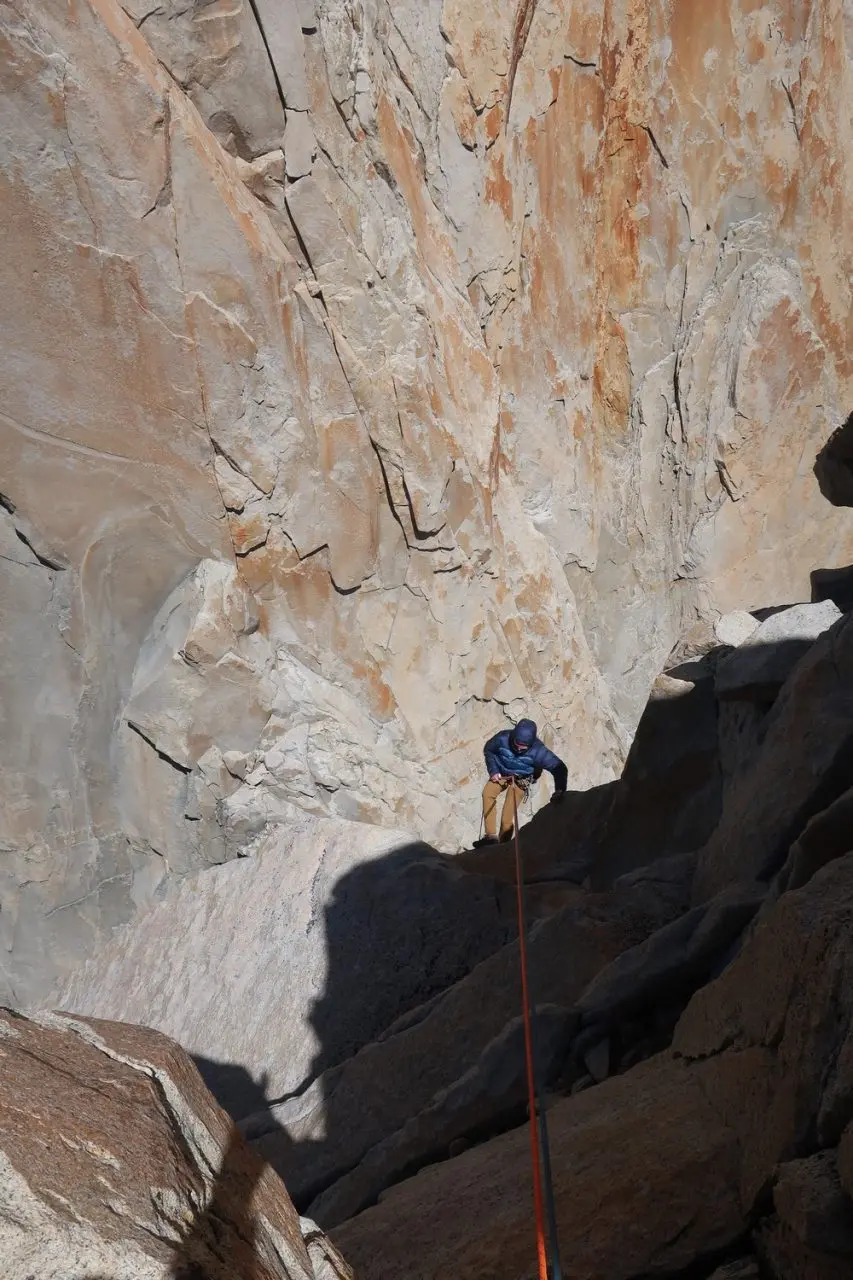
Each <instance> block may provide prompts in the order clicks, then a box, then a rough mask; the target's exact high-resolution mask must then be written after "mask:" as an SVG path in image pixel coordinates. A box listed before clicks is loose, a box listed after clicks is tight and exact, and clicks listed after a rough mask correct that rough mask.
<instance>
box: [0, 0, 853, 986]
mask: <svg viewBox="0 0 853 1280" xmlns="http://www.w3.org/2000/svg"><path fill="white" fill-rule="evenodd" d="M126 9H127V13H125V11H124V10H122V9H121V8H119V6H118V5H117V3H115V0H86V2H85V3H83V4H82V5H79V6H75V7H73V8H70V9H67V8H59V9H58V8H56V6H50V5H46V4H43V3H41V2H40V0H7V3H6V4H5V5H4V8H3V11H2V17H0V33H2V35H1V36H0V38H2V45H3V58H2V82H0V91H2V94H3V104H4V110H3V125H2V130H0V168H2V175H3V176H2V188H1V189H0V200H2V207H3V209H4V214H5V222H4V226H5V229H6V235H7V240H8V242H9V243H10V244H12V245H13V246H14V251H13V252H10V253H8V254H7V255H6V256H5V258H4V261H3V263H2V267H0V271H2V277H0V280H1V281H2V294H1V296H2V297H3V336H4V344H5V351H6V368H7V375H8V377H7V384H6V386H5V388H4V400H3V409H2V417H1V418H0V471H1V472H2V476H3V480H2V492H3V498H2V499H0V540H2V548H0V555H1V556H2V560H0V570H2V579H0V608H2V614H3V627H2V648H0V688H2V692H3V702H4V711H5V713H6V719H7V723H8V724H9V726H10V731H9V732H7V733H6V734H4V735H3V747H2V752H3V754H2V757H0V765H2V768H0V779H2V783H0V785H2V788H3V790H2V793H0V813H2V816H3V831H2V834H0V839H2V863H3V869H2V875H3V884H2V896H3V903H4V912H3V920H2V926H0V927H2V938H1V939H0V945H2V948H3V954H4V956H5V957H6V959H5V961H4V965H5V969H6V971H7V976H6V978H5V980H4V981H5V988H6V990H7V994H8V995H9V996H10V997H13V998H16V999H25V998H27V997H29V996H32V995H33V994H38V993H39V992H41V991H43V990H44V989H45V987H46V985H47V984H48V982H49V977H50V975H49V973H48V972H47V970H48V969H49V968H50V967H51V966H52V967H53V968H55V969H59V970H63V969H66V968H67V967H68V965H69V964H70V963H71V962H72V961H73V960H74V959H75V958H76V957H79V956H80V955H81V954H86V953H87V952H88V951H89V950H90V948H91V946H92V944H93V941H94V939H95V938H96V937H97V936H98V935H99V933H100V932H101V931H102V930H103V929H104V928H107V927H109V926H111V925H113V924H115V923H117V922H120V921H121V920H124V919H127V918H128V917H129V915H131V914H132V912H133V911H134V910H135V909H136V907H137V906H139V905H140V904H142V903H144V902H147V901H149V900H150V898H151V895H152V894H153V893H155V892H156V890H157V887H158V885H159V884H160V883H161V881H162V880H163V878H164V876H167V875H168V874H175V873H177V874H183V873H185V872H186V871H189V870H192V869H193V868H195V867H198V866H199V865H204V864H205V863H208V862H210V861H220V860H222V859H225V858H229V857H231V856H233V855H234V854H236V853H241V852H245V851H247V850H251V849H252V848H253V847H254V846H255V844H256V842H257V841H258V839H259V838H262V834H263V831H264V829H265V827H266V826H267V825H268V824H269V823H271V822H276V821H280V820H282V816H283V815H285V814H286V812H287V806H288V804H289V803H291V802H293V801H296V802H297V803H299V804H300V805H302V806H303V807H305V808H307V809H309V810H312V811H315V812H332V813H336V814H338V815H341V816H345V817H356V818H360V819H367V820H370V821H376V822H381V823H385V824H387V825H389V826H399V825H404V826H406V827H411V828H412V829H414V830H417V831H418V832H419V833H421V834H422V835H423V836H424V837H425V838H429V839H432V840H434V841H438V842H440V843H442V844H443V845H444V846H446V847H455V846H456V845H457V844H458V843H459V842H460V841H461V840H462V839H463V838H464V837H465V836H466V835H467V834H468V832H469V831H470V826H471V824H472V822H473V821H474V820H475V819H474V818H473V814H474V813H475V812H476V810H475V809H474V807H473V806H474V803H475V800H474V797H475V793H476V789H477V783H478V781H479V778H478V774H479V770H480V758H479V749H480V744H481V741H482V739H483V738H484V737H485V736H486V734H487V733H488V732H489V731H491V730H493V729H494V728H495V727H497V726H498V725H500V724H501V723H502V722H503V721H504V718H505V717H506V716H512V715H514V714H516V713H517V712H518V711H520V710H521V709H522V707H523V708H524V709H525V710H527V711H529V712H532V713H533V714H534V715H535V716H536V717H537V719H538V720H539V722H540V724H541V725H542V726H543V727H544V728H545V730H546V733H547V734H548V735H549V736H550V737H552V738H553V739H554V740H555V742H556V743H557V744H558V745H562V746H563V748H564V749H565V752H566V755H567V757H568V760H569V765H570V770H571V776H572V782H573V784H574V785H576V786H586V785H589V784H592V783H598V782H603V781H605V780H606V779H608V778H609V777H611V776H612V775H613V772H614V770H615V769H616V768H617V767H618V765H619V763H620V760H621V758H622V756H623V754H624V749H625V747H626V744H627V735H628V734H630V733H631V732H632V731H633V728H634V726H635V724H636V722H637V719H638V718H639V714H640V711H641V709H642V706H643V704H644V702H645V699H646V695H647V691H648V688H649V685H650V683H651V680H652V679H653V677H654V676H655V674H656V673H657V672H658V671H659V670H660V669H661V667H662V666H663V665H664V661H665V659H666V655H667V653H668V652H669V650H670V649H671V648H672V646H673V644H674V643H675V642H676V641H678V640H679V638H680V637H681V636H682V635H683V634H684V633H685V632H686V633H688V638H689V639H690V640H691V643H692V642H694V641H695V642H697V643H698V642H700V641H702V640H703V638H704V639H705V640H707V638H708V636H709V635H710V634H711V627H712V624H713V621H714V619H715V618H716V616H717V615H718V614H720V613H727V612H730V611H732V610H735V609H738V608H740V609H743V608H749V607H753V606H754V605H755V604H756V602H761V603H762V604H765V605H773V604H782V603H785V602H787V601H790V600H791V599H803V598H805V597H806V595H807V592H808V585H809V574H810V572H811V571H812V570H818V569H834V568H837V567H838V566H840V565H845V564H847V563H849V561H850V560H851V559H853V522H851V516H850V514H849V513H846V512H843V511H839V510H838V509H836V508H833V507H832V506H831V504H830V502H828V501H827V500H826V498H825V497H824V496H823V495H822V494H821V492H820V489H819V486H818V481H817V479H816V477H815V475H814V474H813V470H812V463H813V459H814V457H815V455H816V453H817V452H818V450H819V449H820V448H821V446H822V445H823V444H824V442H825V441H826V439H827V438H828V436H829V434H830V432H831V430H832V429H833V427H835V426H837V425H838V424H839V423H840V422H841V421H842V420H843V418H844V417H845V416H846V414H847V412H848V411H849V406H850V401H851V390H853V387H851V380H853V366H851V358H850V350H851V341H850V336H851V335H850V329H851V319H850V316H851V308H850V296H849V294H850V286H849V280H850V277H851V271H850V270H848V267H849V265H850V263H849V255H850V252H851V251H850V248H849V246H850V244H851V243H853V237H851V235H850V229H849V219H850V217H851V213H850V209H851V207H853V206H852V205H851V200H850V190H849V188H850V181H849V178H850V175H849V166H850V155H851V154H853V151H851V145H850V144H851V137H850V122H849V119H848V116H847V113H846V112H845V111H843V110H842V109H841V107H840V105H839V104H841V103H844V102H846V101H847V99H848V97H849V94H848V89H849V87H850V77H851V70H850V63H849V60H848V57H847V48H848V34H849V33H848V29H847V26H846V25H845V17H844V12H843V8H842V6H841V5H840V4H836V3H832V4H826V5H823V6H821V7H819V8H818V7H812V6H808V5H807V6H803V5H802V4H799V3H794V0H772V2H771V3H770V4H769V5H767V6H764V7H763V8H762V9H760V10H757V9H756V8H755V6H754V5H753V4H751V3H747V2H746V0H743V3H741V2H740V0H736V2H735V3H725V4H723V3H717V4H711V5H710V6H706V7H705V9H704V10H703V11H702V16H701V17H699V18H695V16H694V14H693V11H692V8H691V7H690V6H687V5H685V4H683V3H668V4H662V5H659V6H657V7H656V8H655V9H654V10H653V11H650V10H648V9H647V8H644V7H643V6H641V5H638V4H636V3H633V0H630V2H628V3H625V4H620V5H611V4H609V3H608V4H605V3H603V0H572V2H571V3H570V0H556V3H554V4H552V5H550V6H549V7H548V8H547V9H546V8H543V7H542V6H538V7H537V6H530V9H529V17H530V19H531V21H530V25H529V30H528V33H527V37H526V41H524V43H523V47H522V45H521V44H520V43H519V44H518V45H517V46H516V47H511V45H512V41H513V31H514V30H515V19H516V4H515V0H472V3H466V4H461V3H459V2H458V0H444V2H443V3H439V0H430V3H428V4H424V3H422V0H405V3H402V4H396V3H395V4H393V5H391V4H389V3H388V2H387V0H370V3H367V0H356V2H355V3H353V4H344V3H341V0H287V3H279V4H275V5H274V4H271V3H268V0H263V3H261V2H260V0H258V3H256V4H254V5H250V4H249V3H248V2H247V0H236V3H235V4H233V5H229V6H227V7H224V8H223V7H221V6H218V5H203V4H201V3H190V4H181V5H178V4H177V3H174V0H167V2H166V3H164V4H161V5H158V6H156V7H155V8H154V9H151V8H149V7H147V6H145V5H143V4H142V3H141V0H129V2H128V4H127V5H126ZM510 68H512V98H511V111H509V117H508V118H507V114H508V112H507V108H508V104H509V93H508V87H509V86H508V80H509V73H510ZM828 492H829V491H828ZM829 496H830V497H832V496H833V493H832V492H829ZM579 726H582V730H581V729H579ZM448 796H452V797H453V798H454V800H455V803H452V804H449V803H448ZM469 803H470V804H471V806H472V807H471V809H470V810H469V809H468V808H467V806H468V804H469ZM469 815H470V816H469ZM46 916H47V917H48V920H47V923H45V917H46ZM48 936H49V937H50V947H49V948H48V947H47V946H46V942H45V940H46V938H47V937H48ZM48 953H49V959H48V958H47V957H48Z"/></svg>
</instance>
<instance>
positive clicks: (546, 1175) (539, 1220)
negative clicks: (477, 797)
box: [512, 790, 563, 1280]
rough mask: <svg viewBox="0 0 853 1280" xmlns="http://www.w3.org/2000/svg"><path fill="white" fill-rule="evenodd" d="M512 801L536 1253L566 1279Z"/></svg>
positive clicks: (557, 1279)
mask: <svg viewBox="0 0 853 1280" xmlns="http://www.w3.org/2000/svg"><path fill="white" fill-rule="evenodd" d="M512 803H513V817H514V819H515V883H516V897H517V900H518V944H519V954H520V960H521V995H522V1005H523V1013H524V1056H525V1062H526V1067H527V1101H528V1110H529V1113H530V1156H531V1161H532V1164H533V1210H534V1215H535V1219H536V1253H537V1257H538V1261H539V1280H563V1270H562V1267H561V1265H560V1249H559V1241H558V1239H557V1212H556V1206H555V1204H554V1186H553V1181H552V1177H551V1156H550V1151H549V1145H548V1120H547V1116H546V1114H545V1107H544V1105H543V1099H542V1096H541V1088H540V1082H539V1078H538V1075H537V1072H536V1060H535V1046H534V1037H533V1006H532V1004H531V1001H530V984H529V980H528V973H527V923H526V914H527V913H526V910H525V894H524V872H523V868H522V862H521V844H520V842H519V839H518V802H517V800H516V796H515V791H514V790H513V793H512ZM546 1216H547V1238H546ZM549 1246H550V1247H549ZM549 1263H550V1266H549Z"/></svg>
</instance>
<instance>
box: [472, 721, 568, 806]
mask: <svg viewBox="0 0 853 1280" xmlns="http://www.w3.org/2000/svg"><path fill="white" fill-rule="evenodd" d="M513 742H526V743H529V746H528V748H527V750H526V751H516V750H515V749H514V747H513ZM483 754H484V756H485V757H486V769H487V770H488V772H489V776H490V777H491V775H492V774H493V773H501V774H503V775H504V777H513V778H532V779H533V780H534V782H535V781H536V779H537V778H538V777H540V775H541V774H542V771H543V769H547V770H548V772H549V773H552V774H553V775H554V790H555V791H565V790H566V787H567V786H568V783H569V771H568V769H567V768H566V766H565V765H564V764H563V762H562V760H561V759H560V757H559V756H555V755H554V752H553V751H549V750H548V748H547V747H546V746H545V744H544V742H540V741H539V739H538V738H537V737H536V725H535V724H534V723H533V721H532V720H519V722H518V724H517V725H516V726H515V728H514V729H502V730H501V732H500V733H496V734H495V736H494V737H493V738H489V741H488V742H487V743H486V745H485V748H484V750H483Z"/></svg>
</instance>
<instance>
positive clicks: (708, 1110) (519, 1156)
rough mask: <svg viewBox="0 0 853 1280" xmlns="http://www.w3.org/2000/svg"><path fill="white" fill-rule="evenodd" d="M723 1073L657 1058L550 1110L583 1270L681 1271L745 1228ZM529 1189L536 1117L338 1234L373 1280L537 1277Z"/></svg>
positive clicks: (560, 1199)
mask: <svg viewBox="0 0 853 1280" xmlns="http://www.w3.org/2000/svg"><path fill="white" fill-rule="evenodd" d="M717 1070H718V1068H717V1065H716V1064H714V1063H709V1064H703V1065H700V1066H699V1067H698V1068H697V1069H696V1070H695V1071H694V1070H691V1069H688V1068H686V1067H685V1065H684V1064H681V1063H678V1062H674V1061H668V1060H666V1059H655V1060H653V1061H651V1062H649V1063H645V1064H643V1065H642V1066H640V1067H638V1068H636V1069H635V1070H634V1071H632V1072H629V1073H628V1074H627V1075H624V1076H618V1077H615V1078H614V1079H612V1080H608V1081H606V1082H605V1083H604V1084H601V1085H598V1086H597V1087H596V1088H595V1089H589V1090H587V1091H585V1092H582V1093H578V1094H576V1095H575V1096H574V1097H571V1098H567V1099H564V1100H562V1101H560V1102H558V1103H557V1104H556V1106H554V1107H552V1108H551V1109H550V1110H549V1111H548V1124H549V1131H550V1147H551V1158H552V1164H553V1170H554V1191H555V1197H556V1208H557V1221H558V1224H559V1230H560V1247H561V1251H562V1256H563V1259H564V1262H565V1264H566V1265H567V1266H570V1267H571V1274H573V1275H578V1276H606V1277H608V1280H631V1277H635V1276H638V1275H654V1274H658V1275H661V1274H663V1275H667V1274H670V1275H671V1274H677V1273H678V1271H679V1270H680V1269H682V1268H685V1267H687V1266H688V1265H689V1264H690V1263H692V1262H693V1260H694V1259H695V1258H696V1257H697V1256H699V1255H702V1254H705V1253H712V1252H713V1251H714V1250H717V1249H721V1248H724V1247H726V1246H727V1245H729V1244H731V1243H732V1242H733V1241H734V1240H736V1239H737V1238H738V1237H739V1236H740V1235H741V1234H742V1233H743V1231H744V1230H745V1228H746V1220H745V1218H744V1217H743V1214H742V1209H741V1207H740V1199H739V1195H738V1190H737V1183H738V1165H739V1154H738V1148H737V1138H736V1136H735V1133H734V1132H733V1130H732V1129H731V1128H729V1127H728V1125H727V1124H726V1122H725V1120H724V1119H723V1118H722V1117H721V1115H720V1112H719V1110H718V1109H717V1108H716V1107H715V1106H714V1105H713V1104H712V1103H710V1102H709V1101H708V1099H707V1097H706V1096H705V1092H704V1082H705V1080H706V1078H707V1077H709V1076H711V1075H713V1074H714V1073H715V1072H716V1071H717ZM638 1169H641V1170H642V1177H638V1176H637V1170H638ZM529 1188H530V1140H529V1136H528V1133H527V1130H526V1127H522V1128H519V1129H516V1130H514V1131H513V1132H511V1133H508V1134H505V1135H504V1136H502V1137H499V1138H495V1139H493V1140H492V1141H491V1142H488V1143H486V1144H484V1145H483V1146H480V1147H476V1148H474V1149H473V1150H471V1151H468V1152H466V1153H465V1154H463V1155H461V1156H459V1157H458V1158H457V1159H455V1160H452V1161H448V1162H445V1163H443V1164H439V1165H434V1166H432V1167H431V1168H429V1169H426V1170H424V1171H422V1172H421V1173H419V1174H418V1175H417V1176H416V1177H414V1178H410V1179H409V1180H408V1181H407V1182H404V1183H402V1184H401V1185H399V1186H396V1187H393V1188H392V1189H391V1190H390V1191H388V1192H387V1193H386V1194H385V1195H384V1196H383V1197H382V1199H381V1200H380V1202H379V1204H378V1205H376V1206H375V1207H374V1208H370V1209H367V1210H365V1212H363V1213H361V1214H359V1215H358V1217H355V1218H353V1219H351V1220H350V1221H349V1222H346V1223H344V1224H343V1225H342V1226H341V1227H339V1228H337V1229H336V1230H335V1231H333V1232H332V1236H333V1239H334V1240H335V1243H336V1244H337V1245H338V1246H339V1248H340V1249H341V1251H342V1253H343V1254H344V1256H345V1257H347V1259H348V1260H349V1262H350V1265H351V1266H353V1268H354V1269H355V1271H356V1273H357V1274H358V1276H359V1280H392V1278H393V1277H395V1276H398V1275H401V1274H405V1275H406V1276H410V1277H411V1278H412V1280H452V1278H455V1280H475V1277H476V1278H478V1280H479V1277H483V1276H488V1277H489V1278H490V1280H517V1278H518V1277H519V1276H528V1275H530V1276H532V1275H534V1274H535V1263H536V1243H535V1237H534V1231H533V1206H532V1198H531V1195H530V1190H529ZM427 1206H428V1207H427Z"/></svg>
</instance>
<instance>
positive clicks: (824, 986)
mask: <svg viewBox="0 0 853 1280" xmlns="http://www.w3.org/2000/svg"><path fill="white" fill-rule="evenodd" d="M851 918H853V854H847V855H845V856H844V857H843V858H841V859H839V860H838V861H836V862H833V863H831V864H830V865H829V866H827V867H825V868H824V869H823V870H822V871H819V872H818V873H817V874H816V875H815V876H814V877H813V879H811V880H810V881H809V883H808V884H807V885H805V886H804V887H803V888H802V889H798V890H796V891H793V892H790V893H784V894H783V895H782V896H781V897H780V898H779V900H778V901H777V902H776V903H775V904H774V905H773V907H772V909H771V910H769V911H768V912H767V914H766V915H765V916H764V917H763V918H762V919H761V920H760V921H758V922H757V923H756V925H755V928H754V929H753V930H752V932H751V934H750V936H749V937H748V938H747V940H746V942H745V943H744V945H743V947H742V949H741V951H740V953H739V955H738V956H737V958H736V959H735V960H734V961H733V962H732V963H731V964H730V965H729V967H728V968H727V969H726V971H725V972H724V973H722V974H721V975H720V977H718V978H717V979H716V980H715V981H714V982H712V983H710V984H709V985H708V986H706V987H704V988H703V989H702V990H701V991H698V992H697V993H696V995H695V996H694V997H693V999H692V1000H691V1002H690V1004H689V1005H688V1006H687V1009H686V1010H685V1012H684V1014H683V1015H682V1017H681V1019H680V1021H679V1023H678V1026H677V1027H676V1031H675V1036H674V1039H673V1050H674V1052H675V1053H676V1054H677V1055H679V1056H680V1057H682V1058H685V1059H687V1060H688V1061H693V1062H697V1063H698V1062H704V1061H706V1060H707V1059H708V1058H709V1057H717V1056H720V1057H721V1058H723V1059H724V1058H725V1057H726V1056H727V1053H728V1052H729V1051H730V1050H731V1051H734V1050H738V1051H740V1052H759V1053H764V1054H768V1055H770V1056H771V1059H772V1068H771V1069H770V1076H769V1077H768V1078H769V1079H772V1080H773V1081H774V1086H773V1089H772V1093H771V1095H770V1096H769V1097H768V1098H767V1099H766V1100H764V1101H763V1102H759V1100H757V1099H755V1098H753V1099H749V1100H748V1099H746V1098H743V1099H741V1100H740V1102H739V1103H736V1104H735V1106H736V1111H737V1112H739V1116H740V1118H739V1119H738V1120H737V1123H738V1125H739V1127H740V1129H741V1135H742V1136H741V1141H742V1148H743V1172H742V1194H743V1196H744V1203H746V1204H748V1205H750V1206H751V1205H753V1204H754V1203H755V1201H756V1199H757V1198H759V1197H760V1196H761V1195H762V1194H763V1193H765V1192H766V1191H768V1190H769V1188H770V1187H771V1186H772V1184H773V1181H774V1176H775V1172H776V1167H777V1165H778V1164H779V1163H781V1162H786V1161H790V1160H792V1159H794V1158H795V1157H797V1156H802V1155H807V1154H809V1148H811V1150H813V1149H814V1146H815V1145H817V1146H818V1147H819V1148H821V1149H823V1148H827V1149H828V1148H833V1147H835V1146H836V1145H837V1144H838V1142H839V1139H840V1138H841V1136H842V1133H843V1131H844V1129H845V1127H846V1126H847V1124H848V1122H849V1120H850V1118H851V1115H853V1018H851V1009H853V958H851V955H850V946H849V938H850V921H851ZM733 1102H734V1100H730V1102H729V1103H727V1104H726V1105H727V1107H731V1106H732V1104H733ZM819 1168H820V1166H814V1167H813V1166H808V1167H806V1168H805V1170H803V1169H802V1168H800V1169H799V1170H796V1169H795V1170H790V1171H789V1172H788V1174H787V1176H786V1181H785V1184H784V1185H783V1188H782V1192H781V1195H782V1196H783V1198H784V1204H785V1205H786V1206H791V1205H793V1202H794V1192H795V1190H796V1189H797V1187H799V1188H800V1190H799V1191H798V1192H797V1194H798V1195H799V1197H800V1202H801V1203H805V1193H804V1192H803V1191H802V1188H803V1185H804V1182H805V1180H806V1178H807V1176H808V1175H811V1174H814V1173H815V1170H816V1169H817V1170H819ZM795 1173H796V1174H797V1179H798V1181H797V1180H796V1179H795V1178H794V1174H795ZM823 1185H824V1186H825V1185H826V1180H825V1179H824V1183H823ZM787 1211H788V1210H787V1209H786V1212H787ZM791 1212H792V1213H793V1209H791ZM798 1213H799V1211H798ZM799 1220H801V1221H802V1220H803V1215H802V1213H800V1214H799Z"/></svg>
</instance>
